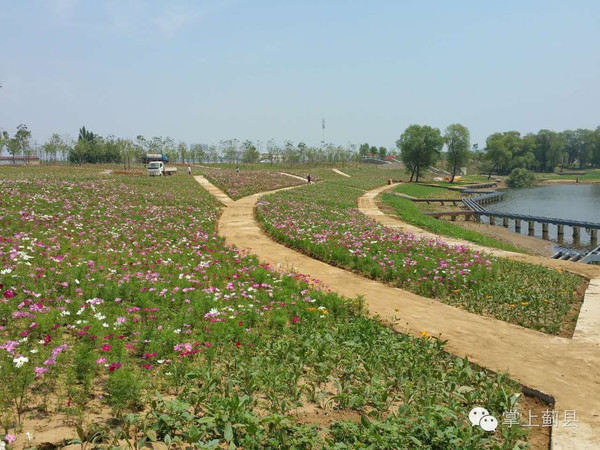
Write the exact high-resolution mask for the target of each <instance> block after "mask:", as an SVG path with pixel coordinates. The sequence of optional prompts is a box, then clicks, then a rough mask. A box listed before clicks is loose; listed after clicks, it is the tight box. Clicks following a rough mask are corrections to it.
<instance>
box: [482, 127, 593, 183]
mask: <svg viewBox="0 0 600 450" xmlns="http://www.w3.org/2000/svg"><path fill="white" fill-rule="evenodd" d="M484 163H485V169H486V172H487V173H488V177H489V176H491V174H492V173H494V172H495V173H498V174H507V173H510V172H511V171H512V170H514V169H517V168H523V169H528V170H533V171H538V172H553V171H554V170H556V169H557V168H559V169H560V170H563V169H565V168H577V169H586V168H590V167H600V126H599V127H598V128H596V129H595V130H587V129H581V128H580V129H577V130H565V131H562V132H556V131H551V130H545V129H544V130H540V131H538V132H537V133H529V134H526V135H524V136H522V135H521V134H520V133H519V132H518V131H506V132H503V133H493V134H491V135H490V136H488V138H487V139H486V146H485V156H484Z"/></svg>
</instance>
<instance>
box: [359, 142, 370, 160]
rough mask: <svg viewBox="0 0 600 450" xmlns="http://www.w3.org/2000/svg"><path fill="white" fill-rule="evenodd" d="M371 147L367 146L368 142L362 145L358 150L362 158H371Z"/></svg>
mask: <svg viewBox="0 0 600 450" xmlns="http://www.w3.org/2000/svg"><path fill="white" fill-rule="evenodd" d="M370 148H371V147H370V146H369V144H367V143H366V142H365V143H364V144H361V145H360V147H359V148H358V153H359V154H360V156H362V157H363V158H366V157H367V156H369V149H370Z"/></svg>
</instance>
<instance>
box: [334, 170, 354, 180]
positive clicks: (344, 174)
mask: <svg viewBox="0 0 600 450" xmlns="http://www.w3.org/2000/svg"><path fill="white" fill-rule="evenodd" d="M331 170H333V171H334V172H335V173H337V174H338V175H341V176H343V177H348V178H352V177H351V176H350V175H348V174H347V173H344V172H342V171H341V170H338V169H331Z"/></svg>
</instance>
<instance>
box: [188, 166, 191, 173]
mask: <svg viewBox="0 0 600 450" xmlns="http://www.w3.org/2000/svg"><path fill="white" fill-rule="evenodd" d="M191 174H192V167H191V166H188V175H191Z"/></svg>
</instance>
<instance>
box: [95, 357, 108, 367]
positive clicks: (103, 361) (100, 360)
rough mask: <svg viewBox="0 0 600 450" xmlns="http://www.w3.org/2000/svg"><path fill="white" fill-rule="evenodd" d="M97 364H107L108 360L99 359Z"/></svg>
mask: <svg viewBox="0 0 600 450" xmlns="http://www.w3.org/2000/svg"><path fill="white" fill-rule="evenodd" d="M96 364H98V365H100V364H106V358H105V357H104V356H103V357H102V358H98V359H97V360H96Z"/></svg>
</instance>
